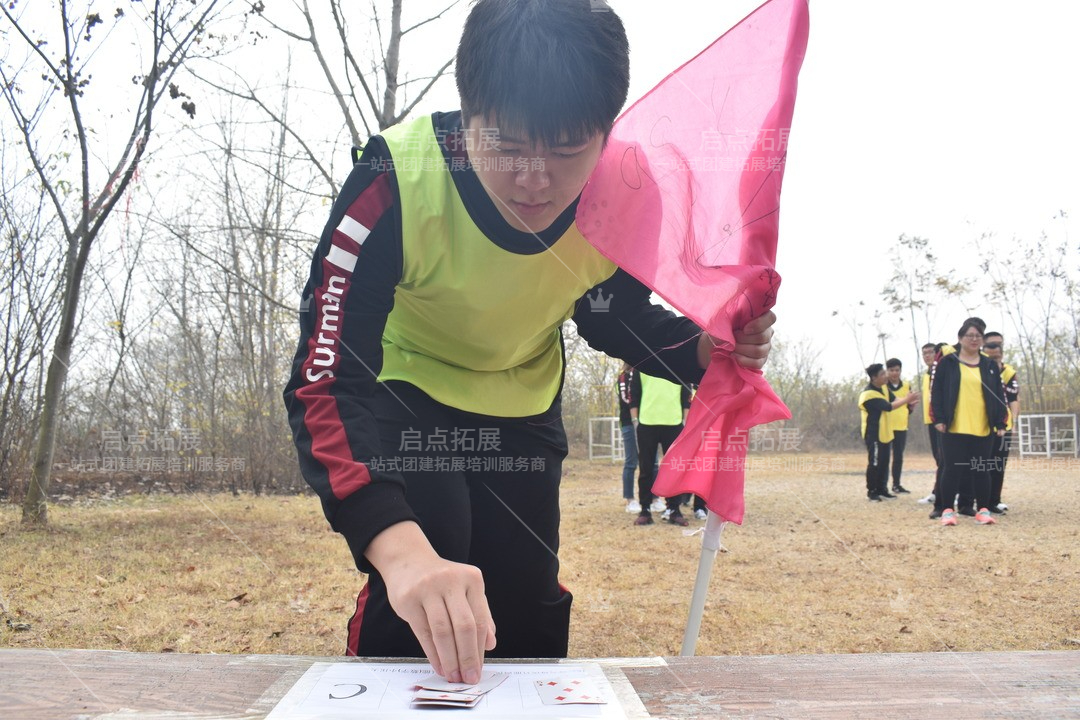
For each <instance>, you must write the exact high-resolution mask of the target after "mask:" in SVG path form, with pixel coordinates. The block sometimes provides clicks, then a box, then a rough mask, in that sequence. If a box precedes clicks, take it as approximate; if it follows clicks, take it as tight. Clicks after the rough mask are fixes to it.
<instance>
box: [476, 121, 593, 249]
mask: <svg viewBox="0 0 1080 720" xmlns="http://www.w3.org/2000/svg"><path fill="white" fill-rule="evenodd" d="M467 128H468V130H469V132H468V134H467V137H468V139H469V146H468V152H469V160H470V162H471V164H472V167H473V170H474V171H475V172H476V176H477V177H478V178H480V183H481V184H482V185H483V186H484V190H486V191H487V194H488V197H490V198H491V201H492V202H493V203H495V207H497V208H498V209H499V212H500V213H501V214H502V216H503V218H504V219H505V220H506V222H508V223H509V224H510V226H511V227H513V228H515V229H517V230H523V231H525V232H540V231H541V230H545V229H547V228H548V227H550V226H551V224H552V223H553V222H555V219H556V218H558V217H559V215H561V214H562V212H563V211H564V210H566V208H568V207H570V203H572V202H573V201H574V199H575V198H576V197H577V196H578V195H579V194H581V189H582V188H583V187H585V181H586V180H588V179H589V175H591V174H592V171H593V169H594V168H595V167H596V163H597V162H598V161H599V160H600V151H601V150H602V149H603V145H604V136H603V135H602V134H601V133H596V134H595V135H593V136H591V137H589V138H586V139H584V140H569V141H568V142H567V144H564V145H556V146H553V147H547V146H545V145H544V144H542V143H539V142H535V141H532V140H529V139H527V138H525V137H520V136H518V134H517V133H514V132H511V131H509V130H507V131H503V132H500V131H499V130H498V129H497V128H496V127H495V123H494V122H492V121H490V120H488V119H486V118H482V117H479V116H476V117H472V118H470V119H469V122H468V125H467ZM481 130H483V132H481Z"/></svg>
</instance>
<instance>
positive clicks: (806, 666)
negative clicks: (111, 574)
mask: <svg viewBox="0 0 1080 720" xmlns="http://www.w3.org/2000/svg"><path fill="white" fill-rule="evenodd" d="M353 660H355V661H357V662H362V661H363V659H359V658H349V659H345V658H340V657H334V658H317V657H302V656H287V655H187V654H177V653H168V654H154V653H127V652H111V651H105V650H21V649H20V650H13V649H0V717H3V718H19V719H20V720H22V719H24V718H101V717H124V718H135V717H139V718H150V717H157V718H166V717H167V718H170V720H176V719H177V718H261V717H265V716H266V715H267V714H268V713H269V712H270V711H271V710H272V709H273V708H274V706H275V705H276V704H277V703H278V701H279V700H280V699H281V698H282V697H283V696H284V695H285V694H286V693H287V692H288V691H289V688H291V687H292V686H293V684H294V683H295V682H296V681H297V680H298V679H299V678H300V677H301V675H303V674H304V672H305V671H306V670H307V669H308V668H309V667H310V666H311V664H312V663H314V662H320V661H321V662H331V663H334V662H346V661H353ZM507 662H510V661H507ZM515 662H520V661H515ZM569 662H597V663H600V664H601V665H603V666H605V668H606V672H608V674H609V675H610V674H612V673H616V674H619V675H620V677H621V676H625V679H626V680H628V681H629V684H630V685H631V686H632V687H633V691H634V693H636V695H637V698H638V699H639V700H640V705H636V707H631V708H630V711H629V713H628V716H629V717H651V718H670V719H672V720H691V719H698V718H713V719H715V718H725V717H736V718H745V717H757V718H829V719H830V720H831V719H834V718H913V719H914V718H918V719H919V720H924V719H926V718H948V719H949V720H958V719H960V718H1069V717H1073V718H1080V651H1062V652H986V653H952V652H942V653H896V654H877V655H875V654H863V655H769V656H737V657H693V658H683V657H669V658H609V659H585V658H576V659H573V660H570V661H569ZM489 665H494V663H489ZM632 705H634V703H632ZM451 712H454V714H455V715H457V714H460V713H461V712H463V711H451Z"/></svg>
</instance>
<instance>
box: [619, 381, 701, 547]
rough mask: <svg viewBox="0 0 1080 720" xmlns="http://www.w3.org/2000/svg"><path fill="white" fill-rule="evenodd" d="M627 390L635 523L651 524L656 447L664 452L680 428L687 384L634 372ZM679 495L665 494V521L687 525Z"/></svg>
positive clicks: (686, 405)
mask: <svg viewBox="0 0 1080 720" xmlns="http://www.w3.org/2000/svg"><path fill="white" fill-rule="evenodd" d="M633 383H634V384H633V389H632V390H631V391H630V418H631V420H632V422H633V423H634V427H635V428H636V429H637V447H638V504H639V505H640V506H641V509H640V510H639V512H638V516H637V518H635V519H634V524H635V525H652V524H653V519H652V512H650V507H649V505H650V503H651V501H652V498H653V491H652V486H653V481H654V480H656V470H657V467H656V457H657V449H663V451H664V452H665V453H666V452H667V451H668V448H669V447H671V443H673V442H675V438H677V437H679V433H681V432H682V429H683V423H685V422H686V413H687V410H689V408H690V387H689V386H688V385H680V384H676V383H673V382H671V381H670V380H665V379H663V378H658V377H653V376H651V375H647V374H646V373H643V372H639V373H634V378H633ZM679 501H680V497H679V496H675V497H669V498H667V513H666V515H667V521H668V522H669V523H671V524H672V525H682V526H684V527H685V526H686V525H689V524H690V522H689V521H688V520H687V519H686V518H685V517H684V516H683V514H682V511H681V509H680V508H679Z"/></svg>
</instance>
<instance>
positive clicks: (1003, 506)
mask: <svg viewBox="0 0 1080 720" xmlns="http://www.w3.org/2000/svg"><path fill="white" fill-rule="evenodd" d="M997 509H998V510H1000V511H1001V512H1005V511H1006V510H1008V509H1009V506H1008V505H1006V504H1005V503H998V504H997Z"/></svg>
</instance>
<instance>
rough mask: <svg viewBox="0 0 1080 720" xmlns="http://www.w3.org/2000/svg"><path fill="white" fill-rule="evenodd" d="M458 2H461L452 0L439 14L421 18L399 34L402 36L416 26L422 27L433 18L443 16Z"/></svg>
mask: <svg viewBox="0 0 1080 720" xmlns="http://www.w3.org/2000/svg"><path fill="white" fill-rule="evenodd" d="M460 2H461V0H454V2H452V3H450V4H449V5H447V6H446V7H445V8H443V9H442V10H441V11H440V12H439V14H438V15H432V16H431V17H429V18H427V19H426V20H421V21H420V22H418V23H416V24H415V25H413V26H412V27H411V28H408V29H406V30H402V31H401V36H402V37H404V36H406V35H408V34H409V33H411V32H412V31H413V30H415V29H416V28H418V27H422V26H424V25H427V24H428V23H429V22H432V21H433V20H438V19H439V18H441V17H442V16H443V15H445V14H446V13H448V12H450V10H451V9H452V8H453V7H454V6H455V5H458V4H459V3H460Z"/></svg>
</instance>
